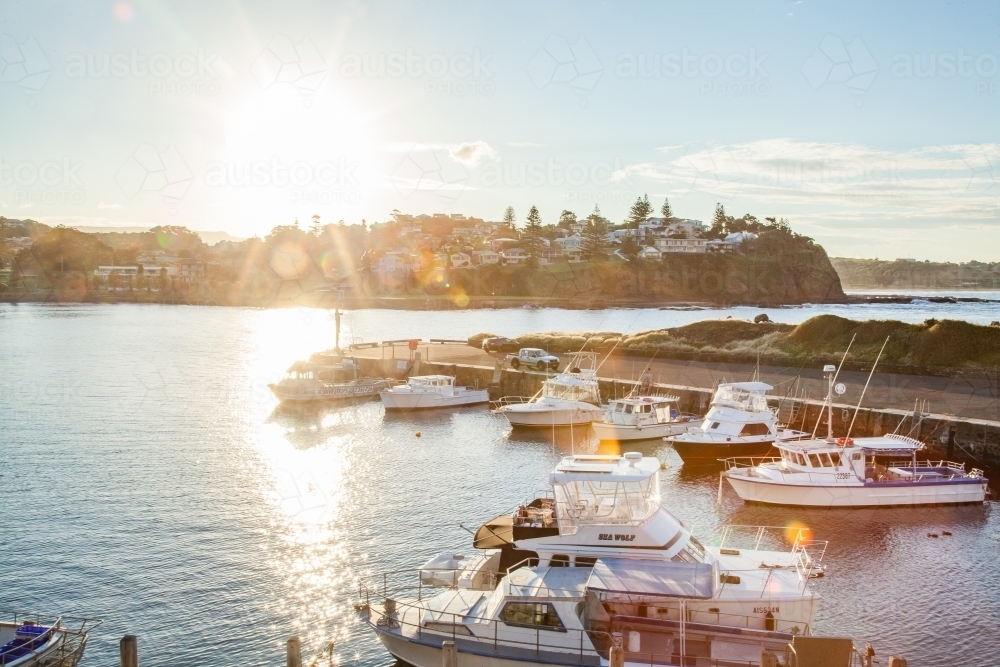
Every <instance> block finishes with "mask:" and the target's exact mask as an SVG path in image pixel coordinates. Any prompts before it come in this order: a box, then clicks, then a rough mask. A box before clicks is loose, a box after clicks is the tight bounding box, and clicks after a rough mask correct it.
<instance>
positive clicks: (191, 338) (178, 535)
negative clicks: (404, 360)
mask: <svg viewBox="0 0 1000 667" xmlns="http://www.w3.org/2000/svg"><path fill="white" fill-rule="evenodd" d="M826 310H827V311H831V310H832V311H834V312H838V313H839V314H844V315H845V316H849V317H850V316H853V317H893V318H899V319H907V320H909V321H921V320H923V319H926V318H927V317H939V318H940V317H947V316H951V317H962V318H964V319H970V320H973V321H983V320H986V321H988V320H990V319H997V315H996V313H995V309H994V312H993V313H992V314H991V312H990V308H989V307H988V306H984V305H981V304H961V305H958V306H942V305H938V304H929V303H924V304H914V305H911V306H889V307H882V306H880V307H878V309H877V310H876V309H873V308H871V307H861V306H853V307H852V306H844V307H837V308H826ZM757 312H759V310H757V309H727V310H723V311H709V312H706V311H658V310H641V311H639V310H613V311H560V310H552V309H543V310H505V311H475V312H454V313H427V312H405V311H364V312H358V313H349V314H348V315H347V316H346V318H345V339H350V338H352V337H356V338H364V339H366V340H378V339H385V338H401V337H410V336H420V337H423V338H428V337H431V336H434V337H464V336H467V335H469V334H472V333H475V332H478V331H483V330H490V331H495V332H497V333H506V334H517V333H521V332H524V331H536V330H542V329H549V330H551V329H561V330H572V329H597V328H601V329H606V330H618V331H634V330H638V329H642V328H650V327H654V326H673V325H676V324H681V323H684V322H688V321H693V320H697V319H702V318H704V317H706V316H718V315H720V314H722V315H726V314H733V315H734V316H746V315H752V314H755V313H757ZM767 312H768V313H769V314H770V315H771V317H772V319H776V320H779V321H789V322H795V321H801V320H802V319H805V318H807V317H809V316H811V315H813V314H816V313H817V312H819V309H818V308H817V309H813V308H798V309H780V310H768V311H767ZM332 331H333V325H332V321H331V318H330V315H329V313H326V312H324V311H314V310H306V309H303V310H281V311H262V310H249V309H235V308H197V307H169V306H168V307H160V306H124V305H119V306H65V307H59V306H6V305H4V306H0V487H2V489H3V492H2V495H0V510H2V511H0V536H2V540H0V607H3V608H7V609H34V610H41V611H45V612H51V613H63V614H81V615H92V616H99V617H102V618H104V619H106V622H105V625H104V626H102V627H101V628H100V629H99V630H98V631H97V633H96V634H95V636H94V637H93V638H92V641H91V643H90V644H89V647H88V650H87V656H86V657H85V659H84V663H83V664H84V666H85V667H88V666H89V667H98V666H101V665H105V666H106V665H112V664H116V663H117V659H118V658H117V651H118V649H117V641H118V639H119V638H120V637H121V635H122V634H125V633H127V632H132V633H135V634H138V635H139V642H140V652H141V654H142V658H141V660H142V664H143V665H267V664H270V665H278V664H281V663H282V661H283V658H284V648H283V644H284V640H285V638H286V637H288V636H290V635H292V634H300V635H301V636H302V637H303V638H304V640H305V641H306V643H307V646H308V647H309V648H310V649H314V648H316V647H318V646H320V645H321V644H322V643H323V642H325V641H328V640H330V639H335V640H336V641H337V649H336V650H337V654H338V656H339V660H340V662H341V664H345V665H346V664H351V665H354V664H356V665H364V666H368V665H386V664H391V663H392V660H391V659H390V658H389V656H388V654H387V653H385V651H384V650H382V649H381V647H380V645H379V644H377V643H376V642H375V641H374V639H373V638H372V636H371V634H370V633H368V632H366V631H365V630H364V629H363V627H362V626H361V625H360V624H359V623H358V621H357V620H355V618H354V617H353V613H352V610H351V603H352V602H353V601H354V597H355V591H356V582H357V580H358V578H359V577H360V576H363V575H364V574H366V573H370V572H378V571H381V570H388V569H399V568H402V567H415V566H417V565H419V564H420V563H422V562H423V561H424V560H426V559H427V558H429V557H430V556H432V555H434V554H436V553H437V552H439V551H443V550H454V551H456V552H459V553H461V552H471V549H470V536H469V535H468V533H467V532H465V531H464V530H463V529H462V528H461V526H460V524H462V523H464V524H465V525H467V526H472V527H474V526H476V525H478V523H479V522H481V521H483V520H485V519H488V518H491V517H492V516H495V515H496V514H498V513H500V512H501V511H504V510H506V509H509V508H510V507H511V506H513V505H514V504H515V503H517V502H519V501H521V500H523V499H525V498H526V497H530V496H531V495H533V494H534V492H535V491H537V490H540V489H542V488H544V486H545V484H546V474H547V472H548V471H549V469H550V468H551V467H552V465H553V464H554V463H555V462H556V461H557V459H558V458H559V456H561V455H562V454H563V453H565V452H568V451H569V449H570V446H571V445H570V443H569V438H568V437H567V436H565V435H562V436H560V437H559V438H557V442H555V443H553V442H552V439H551V438H550V437H546V435H545V434H539V435H534V436H520V435H518V436H512V435H510V434H509V427H508V426H507V424H506V422H505V421H504V420H502V419H496V418H494V417H492V416H491V415H490V414H489V413H488V412H487V411H485V410H482V409H473V408H469V409H464V410H457V411H453V412H445V413H441V414H431V415H421V416H420V417H386V416H385V415H384V413H383V411H382V409H381V407H380V405H379V404H378V403H377V402H367V403H362V404H358V405H353V406H345V407H339V408H337V407H334V408H324V409H312V410H306V411H299V412H297V413H289V414H283V413H280V412H278V413H276V412H275V401H274V399H273V398H272V396H271V394H270V391H269V390H268V389H267V387H266V384H267V382H270V381H272V380H273V379H275V378H276V377H278V376H280V374H281V372H282V370H283V369H284V368H286V367H287V366H288V364H289V363H290V362H291V361H293V360H294V359H297V358H302V357H305V356H307V355H308V354H309V353H311V352H313V351H316V350H319V349H324V348H327V347H329V346H330V343H331V341H332V335H333V334H332ZM416 431H420V432H421V434H422V437H420V438H417V437H415V432H416ZM575 447H576V450H577V451H594V450H596V443H594V442H593V441H592V440H589V439H588V438H586V437H581V435H580V433H577V434H576V443H575ZM639 449H640V450H641V451H643V452H644V453H646V454H650V455H657V456H659V457H660V458H661V459H662V460H664V461H666V462H667V463H668V464H669V466H670V467H669V468H668V470H667V471H666V472H665V473H664V496H665V500H664V502H665V504H666V505H667V506H669V507H670V508H671V509H672V510H673V511H674V512H675V513H676V514H678V515H679V516H680V517H681V518H682V519H684V520H685V521H686V522H687V523H689V524H692V525H694V526H696V528H697V531H698V532H699V533H700V534H702V535H703V536H705V537H706V538H710V536H711V535H712V534H714V533H717V531H718V530H719V528H720V527H721V526H722V525H724V524H727V523H741V524H768V525H777V526H785V525H789V524H791V523H792V522H801V523H803V524H805V525H806V526H808V527H810V528H811V529H812V530H813V535H814V537H816V538H817V539H826V540H830V549H829V551H828V552H827V557H826V563H827V564H828V566H829V574H828V576H827V577H826V578H824V579H820V580H817V581H816V582H815V586H816V588H817V590H819V591H820V593H821V594H822V595H823V596H824V598H825V599H824V602H823V604H822V606H821V611H820V614H819V617H818V621H817V627H816V628H815V631H816V632H819V633H826V634H842V635H848V636H852V637H854V638H855V640H856V641H858V642H866V641H872V642H873V643H874V644H875V647H876V650H878V651H879V653H880V655H882V656H883V657H884V656H886V655H888V653H889V652H899V653H902V654H904V655H906V656H907V658H908V659H909V660H910V664H913V665H940V666H942V667H943V666H945V665H948V666H950V665H955V664H959V663H958V662H956V656H957V655H961V656H962V657H961V659H960V661H959V662H960V663H961V664H963V665H984V666H985V665H994V664H996V662H997V659H996V655H997V654H998V653H1000V630H998V627H1000V623H998V621H1000V577H996V576H995V575H994V571H995V569H996V565H997V562H998V558H997V550H998V547H1000V541H998V540H1000V521H998V519H997V517H996V516H995V515H993V514H991V513H990V511H989V508H978V507H972V508H969V507H965V508H956V509H924V510H916V511H911V510H901V511H895V510H886V511H853V512H852V511H836V512H833V511H805V510H785V509H768V508H759V507H754V508H750V507H745V506H744V505H743V504H742V503H741V502H740V501H739V499H738V498H736V496H735V495H734V494H732V493H731V492H727V493H726V494H725V495H724V498H723V503H722V505H721V506H718V505H716V502H715V500H716V491H717V488H718V487H717V484H718V473H717V471H715V470H713V469H707V470H706V469H702V470H698V469H695V468H688V467H684V466H681V462H680V460H679V459H678V458H677V457H676V455H674V453H673V452H672V450H670V449H669V447H663V446H659V445H658V444H655V443H654V444H652V445H646V446H645V447H639ZM942 529H945V530H949V531H951V532H952V533H953V535H952V536H951V537H940V538H937V539H932V538H929V537H928V536H927V534H928V533H929V532H936V533H940V531H941V530H942Z"/></svg>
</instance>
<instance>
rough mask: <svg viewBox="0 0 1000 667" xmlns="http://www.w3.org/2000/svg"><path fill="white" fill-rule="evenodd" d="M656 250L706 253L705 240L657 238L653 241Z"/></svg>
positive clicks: (662, 251)
mask: <svg viewBox="0 0 1000 667" xmlns="http://www.w3.org/2000/svg"><path fill="white" fill-rule="evenodd" d="M654 241H655V243H654V245H655V246H656V249H657V250H659V251H660V252H661V253H666V252H707V251H708V248H707V247H706V245H705V244H706V243H707V240H706V239H672V238H667V237H659V238H656V239H654Z"/></svg>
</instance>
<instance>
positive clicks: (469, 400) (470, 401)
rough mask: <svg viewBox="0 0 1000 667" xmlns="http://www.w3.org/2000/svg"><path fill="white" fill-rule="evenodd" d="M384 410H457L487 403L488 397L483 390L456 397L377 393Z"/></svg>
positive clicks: (431, 393) (399, 392)
mask: <svg viewBox="0 0 1000 667" xmlns="http://www.w3.org/2000/svg"><path fill="white" fill-rule="evenodd" d="M379 397H380V398H381V399H382V405H384V406H385V409H386V410H399V411H410V410H440V409H443V408H458V407H462V406H465V405H480V404H482V403H489V401H490V395H489V392H488V391H487V390H485V389H477V390H471V391H467V392H462V393H460V394H459V395H457V396H444V395H442V394H438V393H435V392H401V391H382V392H380V393H379Z"/></svg>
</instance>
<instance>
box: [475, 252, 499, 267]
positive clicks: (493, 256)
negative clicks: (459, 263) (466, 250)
mask: <svg viewBox="0 0 1000 667" xmlns="http://www.w3.org/2000/svg"><path fill="white" fill-rule="evenodd" d="M472 261H473V263H475V264H482V265H485V264H499V263H500V253H497V252H493V251H492V250H473V251H472Z"/></svg>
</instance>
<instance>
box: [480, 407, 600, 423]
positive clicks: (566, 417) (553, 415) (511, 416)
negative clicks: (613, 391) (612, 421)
mask: <svg viewBox="0 0 1000 667" xmlns="http://www.w3.org/2000/svg"><path fill="white" fill-rule="evenodd" d="M499 412H500V413H501V414H503V416H504V417H506V418H507V421H509V422H510V425H511V426H515V427H520V428H551V427H553V426H586V425H587V424H590V423H591V422H593V421H594V420H595V419H599V418H600V417H601V415H602V414H603V411H602V410H601V409H600V408H598V407H596V406H595V407H594V408H593V409H592V410H588V409H586V408H548V409H544V410H500V411H499Z"/></svg>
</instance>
